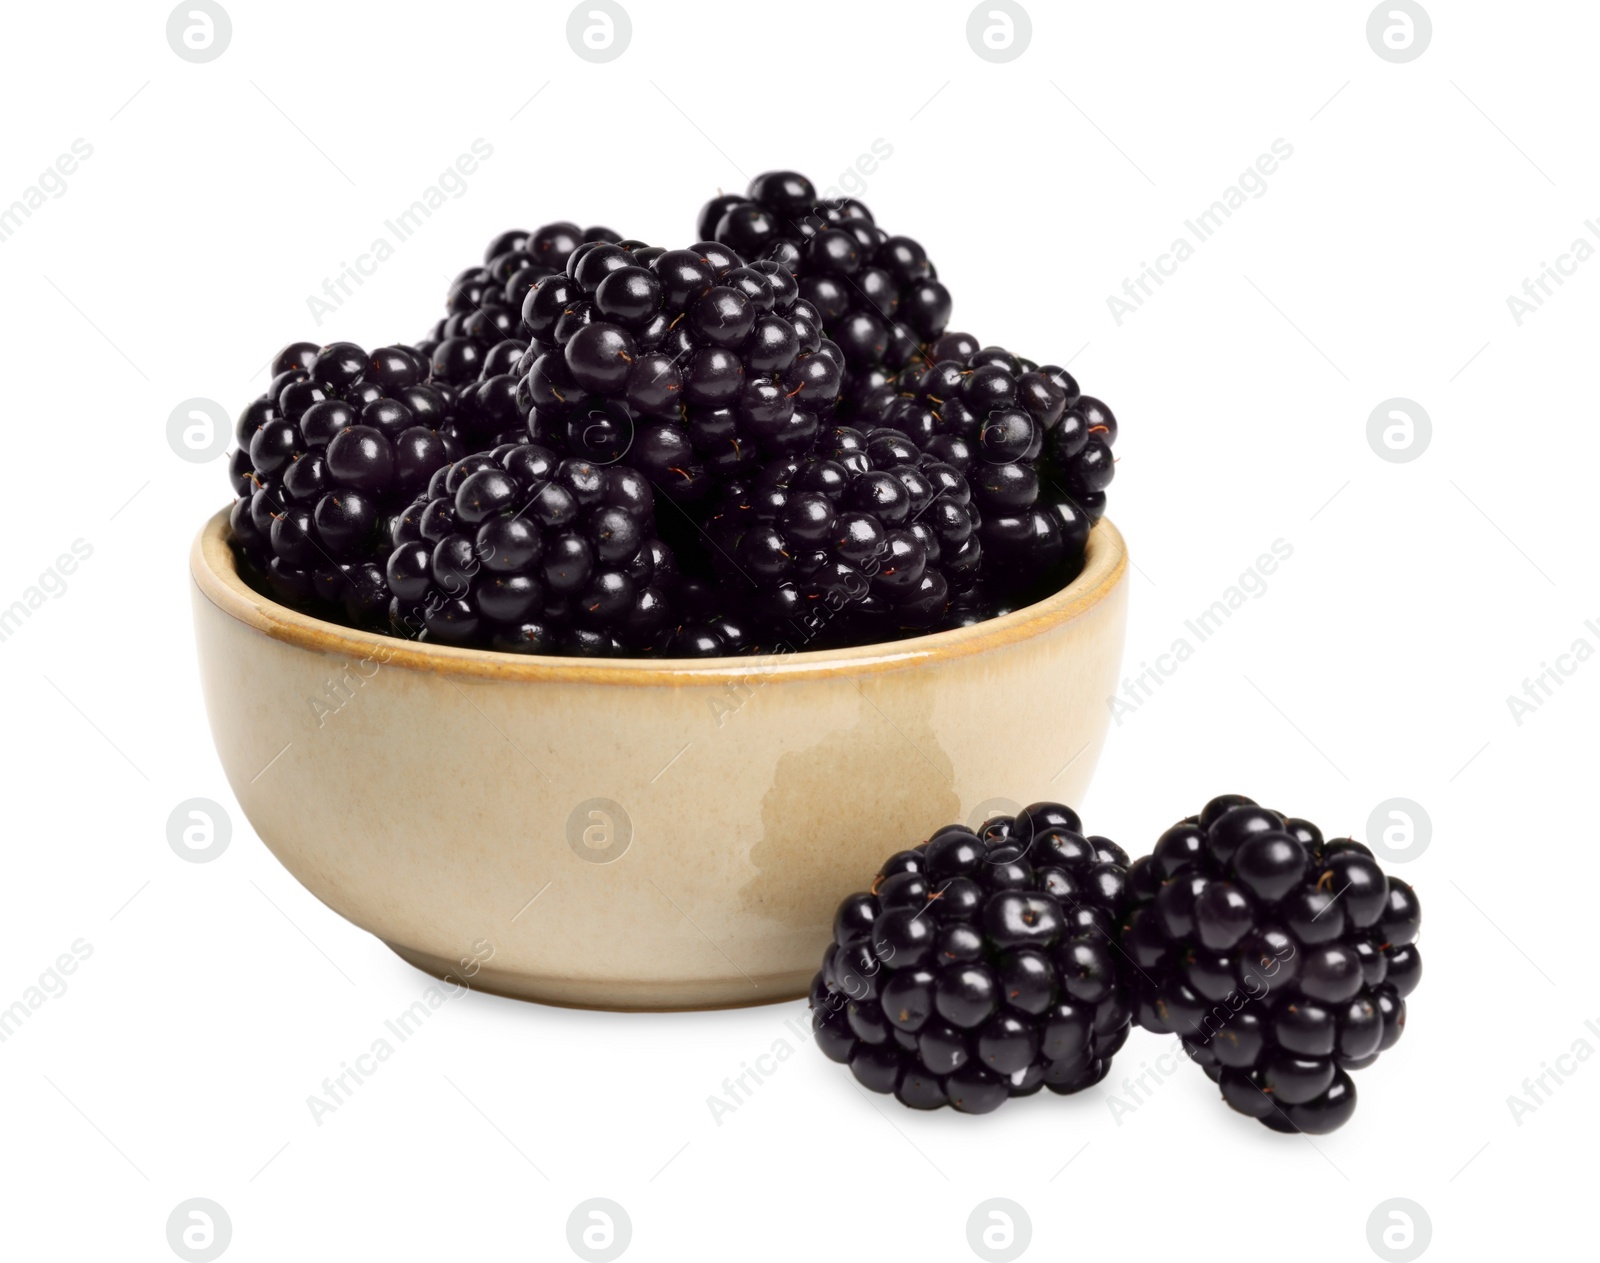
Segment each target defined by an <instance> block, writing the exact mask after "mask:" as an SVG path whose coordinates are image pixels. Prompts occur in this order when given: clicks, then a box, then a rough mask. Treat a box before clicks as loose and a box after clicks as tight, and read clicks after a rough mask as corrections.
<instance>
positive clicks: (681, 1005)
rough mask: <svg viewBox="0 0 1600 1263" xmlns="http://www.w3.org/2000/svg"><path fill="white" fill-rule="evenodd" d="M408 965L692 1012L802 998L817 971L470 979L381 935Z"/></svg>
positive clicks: (489, 983)
mask: <svg viewBox="0 0 1600 1263" xmlns="http://www.w3.org/2000/svg"><path fill="white" fill-rule="evenodd" d="M383 942H384V945H385V946H386V947H387V948H388V949H389V950H390V951H392V952H393V953H394V954H395V955H396V956H398V957H399V958H400V959H401V960H403V961H405V962H406V964H408V965H411V966H413V967H414V968H416V969H420V970H422V972H423V973H425V974H432V975H433V976H434V977H435V978H442V979H444V980H445V981H447V982H453V983H455V984H457V985H458V986H459V985H462V984H466V985H468V986H470V987H471V988H472V990H474V991H486V992H488V993H489V994H490V995H498V996H505V997H506V998H507V999H511V1000H532V1001H535V1002H537V1003H539V1004H555V1005H559V1006H561V1007H562V1008H566V1009H604V1010H607V1011H610V1012H619V1013H645V1012H693V1011H698V1010H704V1009H743V1008H749V1007H751V1006H753V1005H757V1004H779V1003H782V1002H783V1001H786V1000H799V999H803V998H804V997H805V996H806V994H807V993H808V992H809V990H810V987H811V979H812V976H813V974H814V973H815V972H816V971H815V970H809V971H801V972H799V973H785V974H769V975H766V976H764V977H760V978H751V979H745V978H735V979H732V980H731V981H726V980H718V979H694V980H690V981H676V980H665V979H664V980H660V981H649V980H641V981H638V982H611V981H602V980H599V979H592V978H591V979H585V978H575V979H564V978H541V977H537V976H531V975H528V974H523V973H515V972H513V971H511V970H507V969H496V968H494V966H493V965H488V964H485V965H483V966H481V967H480V968H479V970H478V972H477V973H476V974H475V975H473V977H472V979H471V980H470V982H469V981H468V980H467V979H464V978H463V977H462V976H461V963H460V962H459V961H454V960H446V959H445V958H444V957H442V956H435V955H433V954H432V953H430V952H422V951H417V950H416V949H415V948H410V947H405V946H402V945H401V944H399V943H391V942H389V941H388V940H387V939H385V940H383Z"/></svg>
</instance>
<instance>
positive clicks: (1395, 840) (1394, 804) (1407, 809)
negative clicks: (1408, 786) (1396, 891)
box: [1367, 798, 1433, 864]
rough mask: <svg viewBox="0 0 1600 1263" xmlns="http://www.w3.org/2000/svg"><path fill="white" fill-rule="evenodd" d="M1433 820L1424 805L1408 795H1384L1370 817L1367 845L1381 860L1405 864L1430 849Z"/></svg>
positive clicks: (1368, 820) (1368, 818) (1368, 819)
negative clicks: (1423, 807)
mask: <svg viewBox="0 0 1600 1263" xmlns="http://www.w3.org/2000/svg"><path fill="white" fill-rule="evenodd" d="M1431 841H1433V821H1432V820H1430V819H1429V818H1428V813H1427V812H1426V811H1424V810H1423V809H1422V804H1421V803H1417V802H1412V801H1411V799H1409V798H1385V799H1384V800H1383V801H1382V802H1381V803H1379V804H1378V805H1377V806H1376V807H1374V808H1373V809H1372V814H1371V815H1370V816H1368V817H1367V845H1368V846H1370V847H1371V848H1372V853H1373V854H1374V855H1376V856H1377V857H1378V858H1379V859H1385V860H1390V861H1393V862H1394V863H1396V864H1404V863H1405V862H1406V861H1408V860H1414V859H1416V858H1417V856H1419V855H1421V854H1422V853H1423V852H1424V851H1426V850H1427V849H1428V843H1429V842H1431Z"/></svg>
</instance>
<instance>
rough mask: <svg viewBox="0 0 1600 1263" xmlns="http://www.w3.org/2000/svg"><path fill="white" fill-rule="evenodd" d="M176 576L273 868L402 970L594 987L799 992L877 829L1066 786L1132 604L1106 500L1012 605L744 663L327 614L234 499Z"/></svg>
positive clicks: (921, 827)
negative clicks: (393, 957) (478, 645)
mask: <svg viewBox="0 0 1600 1263" xmlns="http://www.w3.org/2000/svg"><path fill="white" fill-rule="evenodd" d="M190 570H191V574H192V576H193V580H194V590H193V598H194V600H193V604H194V618H195V639H196V644H197V648H198V654H199V661H200V675H201V681H202V684H203V687H204V691H205V697H206V709H207V712H208V714H209V716H210V721H211V731H212V736H213V738H214V740H215V742H216V747H217V753H218V754H219V755H220V757H221V760H222V765H223V767H224V769H225V770H226V772H227V775H228V780H229V783H230V784H231V785H232V786H233V791H234V794H235V795H236V796H237V798H238V800H239V803H240V805H241V806H242V807H243V809H244V812H245V814H246V815H247V816H248V817H249V819H250V823H251V824H252V825H253V826H254V827H255V830H256V832H257V834H259V835H260V837H261V839H262V841H264V842H265V843H266V844H267V846H268V847H269V848H271V850H272V853H273V854H274V855H276V856H277V857H278V859H279V860H280V861H281V862H282V863H283V865H284V867H286V868H287V869H288V870H289V871H290V872H291V873H292V874H294V876H295V878H296V879H297V880H298V881H300V883H301V884H302V885H304V886H305V887H306V888H307V889H308V890H310V891H311V892H312V893H313V894H314V895H316V896H317V898H319V899H321V900H322V901H323V902H324V903H325V904H327V905H328V906H329V907H330V908H332V909H333V910H334V911H335V912H337V913H339V914H340V915H341V916H343V917H346V918H348V919H349V920H351V921H353V922H354V923H355V924H357V925H359V926H361V927H362V928H363V929H365V930H369V931H371V932H372V933H373V934H376V935H377V936H378V937H379V938H381V939H382V940H383V941H384V942H385V943H387V944H388V945H389V946H390V947H391V948H393V949H394V950H395V951H396V952H397V953H399V955H400V956H401V957H403V958H404V959H405V960H407V961H409V962H410V963H411V964H413V965H415V966H416V967H417V968H419V969H422V970H425V971H427V972H429V973H433V974H454V975H456V976H461V977H465V978H468V979H469V980H470V982H471V984H472V985H473V986H475V987H479V988H481V989H484V990H487V991H493V992H498V993H501V994H504V995H509V996H517V997H521V998H524V999H530V1000H540V1001H546V1002H549V1003H555V1004H567V1005H581V1006H587V1007H600V1008H612V1009H681V1008H711V1007H719V1006H726V1005H742V1004H762V1003H768V1002H771V1001H776V1000H787V999H793V998H795V997H797V996H800V995H802V994H804V992H805V990H806V987H807V985H808V983H809V981H810V979H811V976H812V974H813V973H814V972H815V971H816V968H817V962H818V960H819V959H820V958H821V955H822V949H823V947H824V946H825V945H826V943H827V941H828V938H829V934H830V932H831V929H830V927H831V924H832V916H833V910H834V908H835V906H836V905H837V904H838V902H839V900H840V899H842V898H843V897H844V896H845V895H847V894H849V893H850V892H851V891H853V890H858V889H861V888H862V887H863V886H864V885H865V883H867V882H868V881H869V880H870V877H871V874H872V873H874V872H875V871H877V868H878V866H879V864H880V863H882V861H883V859H884V857H885V856H886V855H888V854H889V853H890V852H892V851H894V850H897V849H899V848H900V847H902V846H907V845H910V844H912V843H913V842H914V841H915V840H917V839H919V838H923V837H926V836H927V835H928V834H929V833H930V832H931V831H932V830H934V829H936V828H937V827H939V826H940V825H943V824H948V823H949V822H950V821H952V820H971V819H973V818H974V817H978V818H982V817H983V816H985V815H991V814H995V813H996V812H997V811H1001V810H1015V808H1016V804H1025V803H1028V802H1031V801H1036V800H1040V799H1050V800H1059V801H1065V802H1069V803H1077V802H1079V801H1080V800H1081V799H1082V797H1083V791H1084V789H1085V787H1086V786H1087V785H1088V783H1089V778H1090V776H1091V774H1092V773H1093V771H1094V767H1095V763H1096V761H1097V759H1098V757H1099V754H1100V747H1101V743H1102V742H1103V740H1104V738H1105V734H1106V729H1107V726H1108V724H1109V722H1110V711H1109V710H1108V708H1107V706H1106V701H1105V699H1106V697H1107V696H1108V695H1110V694H1111V693H1112V692H1113V691H1114V689H1115V681H1116V678H1117V672H1118V668H1119V664H1120V661H1121V656H1122V642H1123V633H1124V629H1125V624H1126V614H1127V555H1126V551H1125V547H1124V544H1123V540H1122V536H1121V535H1120V534H1119V533H1118V532H1117V529H1116V527H1114V526H1113V525H1112V524H1111V523H1110V522H1107V521H1102V522H1101V523H1100V524H1099V525H1098V526H1096V527H1095V529H1094V531H1093V532H1092V534H1091V535H1090V537H1089V547H1088V558H1087V562H1086V564H1085V567H1084V570H1083V573H1082V574H1081V575H1079V576H1078V578H1077V579H1076V580H1074V581H1073V582H1072V583H1071V584H1070V585H1068V586H1067V587H1066V588H1064V589H1062V590H1061V591H1060V592H1058V593H1056V594H1055V595H1053V596H1051V597H1049V598H1048V599H1046V600H1044V601H1041V602H1039V603H1037V604H1035V605H1032V606H1029V607H1027V608H1026V609H1022V610H1018V611H1016V612H1015V613H1012V614H1008V615H1005V616H1004V617H1001V618H996V619H993V620H990V621H988V622H985V623H982V624H979V625H977V626H973V627H966V628H961V629H958V630H955V631H946V632H940V633H937V634H935V635H930V636H922V637H917V638H915V639H911V640H902V641H897V642H894V643H892V644H885V645H869V646H863V647H860V648H852V649H836V650H827V651H822V652H811V653H794V654H788V655H775V656H770V657H752V658H723V659H695V660H667V659H630V660H594V659H584V658H551V657H526V656H522V655H517V654H504V653H489V652H485V651H481V650H472V649H458V648H453V647H449V646H443V645H432V644H417V643H413V642H410V641H406V640H400V639H396V638H393V637H388V636H381V635H376V634H373V633H368V632H363V631H356V630H353V629H350V628H346V627H340V626H337V625H335V624H332V623H327V622H323V621H321V620H319V619H316V618H312V617H309V616H307V615H305V614H301V613H298V612H296V611H294V610H292V609H289V608H287V607H285V606H282V605H278V604H276V603H275V602H273V601H271V600H269V599H268V598H266V597H264V596H262V595H261V594H259V593H257V592H255V591H254V590H253V589H251V588H250V587H249V586H247V585H246V584H245V582H244V581H243V579H241V578H240V576H239V574H238V571H237V569H236V567H235V564H234V556H233V550H232V548H231V547H230V545H229V542H228V523H227V514H226V512H223V513H218V514H217V515H216V516H215V517H214V518H212V519H211V521H210V522H208V523H207V524H206V526H205V527H204V529H202V530H201V532H200V534H199V536H198V537H197V538H196V540H195V543H194V548H193V550H192V553H191V557H190ZM1041 734H1042V735H1041ZM995 794H1004V795H1007V796H1009V798H1010V799H1011V800H1012V801H1011V803H1010V804H1009V806H1008V805H1006V804H1004V803H1000V802H997V801H996V800H994V799H993V798H992V797H991V796H992V795H995Z"/></svg>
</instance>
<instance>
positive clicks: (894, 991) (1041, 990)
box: [811, 803, 1131, 1114]
mask: <svg viewBox="0 0 1600 1263" xmlns="http://www.w3.org/2000/svg"><path fill="white" fill-rule="evenodd" d="M1127 859H1128V857H1127V855H1126V854H1125V853H1124V852H1123V851H1122V850H1121V848H1119V847H1118V846H1116V844H1115V843H1112V842H1110V841H1108V840H1106V839H1104V838H1086V837H1085V836H1084V835H1083V833H1082V832H1081V825H1080V823H1079V820H1078V816H1077V814H1076V813H1075V812H1073V811H1072V809H1071V808H1069V807H1064V806H1061V805H1060V804H1057V803H1036V804H1034V805H1033V806H1031V807H1028V808H1025V809H1024V810H1023V811H1022V812H1020V813H1019V814H1018V815H1017V816H1016V817H1015V818H1012V817H1000V818H998V819H996V820H991V821H990V822H989V823H988V824H987V825H986V826H985V828H984V832H983V835H982V836H981V837H980V836H979V835H977V834H975V833H973V832H972V831H971V830H970V829H967V828H965V827H963V826H961V825H951V826H948V827H947V828H944V829H941V830H939V831H938V832H937V833H935V834H934V835H933V837H932V838H930V839H929V840H928V841H927V842H924V843H923V844H921V845H920V846H917V847H915V848H913V849H911V850H908V851H901V852H899V853H897V854H895V855H893V856H891V857H890V858H889V860H888V861H887V862H886V863H885V864H884V866H883V867H882V868H881V869H880V870H879V872H878V875H877V877H876V878H875V879H874V881H873V883H872V888H871V890H869V891H862V892H860V893H858V894H854V895H851V896H850V897H849V898H847V899H846V900H844V902H843V903H841V904H840V905H839V908H838V911H837V913H836V914H835V916H834V941H833V943H831V944H830V945H829V947H828V949H827V951H826V952H824V953H823V957H822V970H821V972H820V973H818V974H817V976H816V977H815V978H814V979H813V980H812V984H811V1016H812V1029H813V1031H814V1033H815V1036H816V1040H817V1044H818V1045H819V1046H820V1047H821V1049H822V1051H823V1052H824V1053H825V1054H826V1055H827V1056H829V1057H830V1058H832V1059H833V1060H834V1061H838V1062H843V1063H845V1064H847V1065H849V1067H850V1069H851V1071H852V1072H853V1073H854V1074H855V1076H856V1078H857V1079H858V1080H860V1082H861V1083H862V1084H863V1085H864V1086H865V1087H867V1088H870V1089H871V1090H872V1091H874V1092H885V1093H893V1094H894V1095H895V1096H896V1097H897V1098H898V1099H899V1100H900V1101H901V1102H902V1103H903V1104H906V1105H909V1106H911V1107H912V1108H915V1109H936V1108H938V1107H939V1106H941V1105H947V1104H948V1105H952V1106H954V1107H955V1108H956V1109H958V1110H961V1111H963V1112H966V1113H972V1114H983V1113H987V1112H989V1111H990V1110H993V1109H996V1108H997V1107H998V1106H999V1105H1000V1104H1001V1103H1002V1102H1003V1101H1004V1100H1005V1099H1006V1098H1007V1097H1008V1096H1030V1095H1032V1094H1033V1093H1035V1092H1037V1091H1038V1090H1039V1089H1040V1088H1041V1087H1047V1088H1049V1089H1050V1090H1051V1091H1052V1092H1057V1093H1062V1094H1065V1093H1070V1092H1078V1091H1081V1090H1082V1089H1084V1088H1086V1087H1090V1086H1092V1085H1093V1084H1095V1083H1098V1082H1099V1081H1100V1080H1101V1079H1102V1078H1104V1077H1105V1074H1106V1071H1107V1069H1108V1067H1109V1064H1110V1059H1111V1056H1112V1054H1114V1053H1115V1052H1116V1051H1117V1050H1118V1049H1119V1048H1120V1047H1121V1046H1122V1043H1123V1041H1124V1040H1125V1039H1126V1038H1127V1035H1128V1029H1129V1024H1130V1017H1131V1013H1130V1008H1129V1004H1128V1000H1127V990H1126V987H1125V985H1124V984H1123V983H1122V981H1121V980H1120V978H1119V976H1118V969H1117V963H1116V953H1115V951H1114V947H1113V938H1112V936H1113V935H1114V934H1115V932H1116V921H1117V917H1118V914H1119V911H1120V907H1121V903H1122V899H1123V887H1124V882H1125V878H1126V865H1127Z"/></svg>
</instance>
